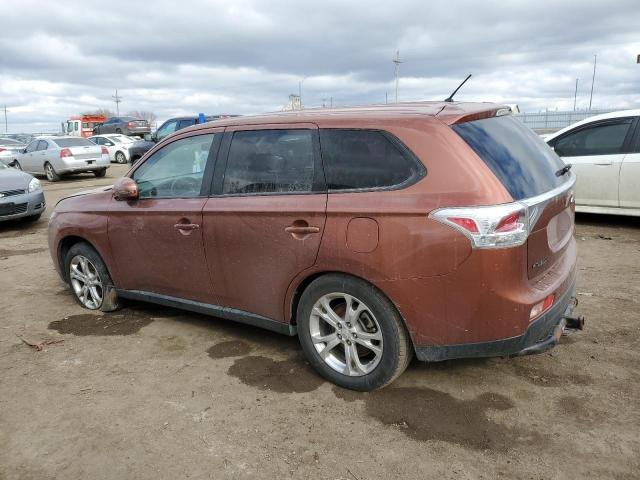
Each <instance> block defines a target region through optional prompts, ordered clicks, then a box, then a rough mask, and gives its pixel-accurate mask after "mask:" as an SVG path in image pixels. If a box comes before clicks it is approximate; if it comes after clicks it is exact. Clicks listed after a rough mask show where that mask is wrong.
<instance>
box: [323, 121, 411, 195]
mask: <svg viewBox="0 0 640 480" xmlns="http://www.w3.org/2000/svg"><path fill="white" fill-rule="evenodd" d="M320 144H321V148H322V163H323V165H324V171H325V178H326V182H327V188H328V189H329V190H356V189H376V188H392V187H395V188H397V187H401V186H404V185H407V184H408V183H411V182H413V181H415V180H417V179H418V178H420V177H421V176H422V175H423V174H424V167H422V165H421V164H420V163H419V162H418V161H417V160H415V159H414V158H412V156H411V154H410V153H409V151H408V150H407V149H406V147H404V146H402V145H401V144H400V143H399V142H398V141H397V140H395V138H394V137H392V136H391V135H389V134H387V133H385V132H381V131H377V130H349V129H321V130H320Z"/></svg>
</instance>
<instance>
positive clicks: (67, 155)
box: [60, 148, 73, 158]
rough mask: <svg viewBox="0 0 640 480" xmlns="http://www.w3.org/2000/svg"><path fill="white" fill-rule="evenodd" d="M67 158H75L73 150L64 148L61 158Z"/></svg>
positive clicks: (61, 151)
mask: <svg viewBox="0 0 640 480" xmlns="http://www.w3.org/2000/svg"><path fill="white" fill-rule="evenodd" d="M65 157H73V154H72V153H71V150H69V149H68V148H63V149H62V150H60V158H65Z"/></svg>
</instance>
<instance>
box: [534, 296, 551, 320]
mask: <svg viewBox="0 0 640 480" xmlns="http://www.w3.org/2000/svg"><path fill="white" fill-rule="evenodd" d="M554 299H555V295H553V294H551V295H549V296H548V297H546V298H545V299H544V300H543V301H541V302H540V303H536V304H535V305H534V306H533V308H532V309H531V314H530V315H529V320H533V319H534V318H536V317H539V316H540V315H542V314H543V313H544V312H546V311H547V310H549V308H551V305H553V300H554Z"/></svg>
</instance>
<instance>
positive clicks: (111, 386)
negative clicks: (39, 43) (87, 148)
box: [0, 166, 640, 480]
mask: <svg viewBox="0 0 640 480" xmlns="http://www.w3.org/2000/svg"><path fill="white" fill-rule="evenodd" d="M123 171H124V168H123V167H120V166H117V167H116V166H114V167H113V168H111V169H110V170H109V172H108V176H107V178H103V179H96V178H94V177H92V176H90V175H84V176H78V177H76V178H73V179H70V180H65V181H63V182H60V183H55V184H51V183H48V182H46V181H44V180H43V184H44V189H45V194H46V197H47V201H48V208H47V214H46V215H45V217H46V216H47V215H48V214H49V213H50V212H51V211H52V209H53V206H54V205H55V203H56V201H57V200H58V199H59V198H61V197H63V196H65V195H67V194H69V193H71V192H74V191H78V190H84V189H87V188H90V187H91V186H97V185H106V184H109V183H112V182H113V178H114V177H117V176H118V175H119V174H121V173H122V172H123ZM45 217H43V218H42V219H41V220H40V221H38V222H36V223H31V224H29V223H23V222H18V223H11V224H5V225H2V224H0V319H1V321H0V479H2V480H5V479H6V480H8V479H21V480H23V479H45V478H56V479H86V478H92V479H127V478H136V479H172V480H173V479H177V478H194V479H200V478H204V479H206V478H212V479H236V478H237V479H244V478H257V479H258V478H259V479H266V478H278V479H280V478H313V479H348V480H364V479H376V478H381V479H391V478H415V479H425V478H434V479H448V478H455V479H482V478H484V479H496V478H505V479H511V478H514V479H584V478H598V479H608V478H611V479H631V478H640V385H639V381H640V369H639V367H640V351H639V350H640V342H639V339H640V323H639V320H640V319H639V318H638V316H639V315H638V311H639V306H640V303H639V301H638V299H639V298H640V219H629V218H616V217H611V216H603V217H598V216H586V215H579V216H578V218H577V239H578V244H579V258H580V260H579V261H580V265H579V269H580V272H579V277H578V288H577V292H578V298H579V301H580V305H579V308H578V312H579V313H580V314H583V315H585V317H586V330H585V331H584V332H582V333H578V334H574V335H572V336H569V337H563V339H562V344H561V345H560V346H558V347H557V348H556V349H554V350H553V351H551V352H550V353H547V354H543V355H538V356H531V357H525V358H518V359H488V360H467V361H450V362H446V363H442V364H431V365H428V364H421V363H418V362H414V363H413V364H412V365H411V366H410V367H409V369H408V370H407V372H406V373H405V374H404V375H402V376H401V377H400V378H399V379H398V380H397V381H396V382H395V383H394V384H393V385H392V386H391V387H388V388H386V389H384V390H382V391H378V392H374V393H369V394H362V393H354V392H350V391H345V390H341V389H339V388H337V387H334V386H332V385H331V384H329V383H327V382H325V381H323V380H322V379H321V378H320V377H318V376H317V375H315V374H314V373H313V372H312V371H311V370H310V368H309V367H308V366H307V364H306V363H305V361H304V359H303V357H302V353H301V350H300V348H299V346H298V343H297V339H295V338H287V337H283V336H279V335H277V334H275V333H271V332H267V331H262V330H259V329H255V328H251V327H248V326H244V325H239V324H234V323H231V322H226V321H223V320H219V319H215V318H210V317H205V316H202V315H196V314H191V313H185V312H181V311H178V310H172V309H167V308H161V307H154V306H151V305H145V304H131V305H130V306H129V307H128V308H126V309H124V310H122V311H120V312H117V313H114V314H107V315H101V314H98V313H91V312H88V311H87V310H83V309H82V308H80V307H79V306H78V305H77V304H76V303H75V302H74V300H73V298H72V296H71V293H70V292H69V291H68V290H67V288H66V286H65V285H64V284H63V283H62V281H61V280H60V279H59V278H58V276H57V275H56V273H55V272H54V269H53V267H52V264H51V260H50V258H49V253H48V251H47V243H46V230H47V219H46V218H45ZM23 340H25V341H26V342H30V343H38V342H44V343H45V344H44V346H43V349H42V350H41V351H38V350H37V349H36V348H34V347H32V346H29V345H28V344H27V343H25V341H23Z"/></svg>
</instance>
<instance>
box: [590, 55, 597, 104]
mask: <svg viewBox="0 0 640 480" xmlns="http://www.w3.org/2000/svg"><path fill="white" fill-rule="evenodd" d="M597 61H598V55H594V56H593V77H592V78H591V95H589V111H591V101H592V100H593V84H594V83H595V82H596V62H597Z"/></svg>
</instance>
